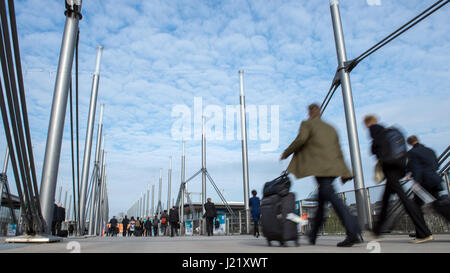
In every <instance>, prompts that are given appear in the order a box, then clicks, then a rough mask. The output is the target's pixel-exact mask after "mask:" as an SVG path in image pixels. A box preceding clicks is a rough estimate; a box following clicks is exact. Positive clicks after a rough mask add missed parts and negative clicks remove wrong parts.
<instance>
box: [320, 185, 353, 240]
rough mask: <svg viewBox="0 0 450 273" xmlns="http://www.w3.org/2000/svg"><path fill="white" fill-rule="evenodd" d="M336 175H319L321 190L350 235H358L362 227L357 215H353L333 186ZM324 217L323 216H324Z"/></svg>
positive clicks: (323, 196)
mask: <svg viewBox="0 0 450 273" xmlns="http://www.w3.org/2000/svg"><path fill="white" fill-rule="evenodd" d="M334 179H335V178H334V177H318V178H317V181H318V183H319V192H320V194H321V196H322V198H323V199H324V200H325V201H329V202H330V203H331V205H332V206H333V208H334V210H335V212H336V214H337V216H338V217H339V219H340V221H341V222H342V225H343V226H344V228H345V230H346V233H347V235H348V236H357V235H358V234H360V233H361V228H360V227H359V224H358V222H357V221H356V219H355V217H354V216H353V215H351V213H350V211H349V209H348V208H347V207H346V206H345V204H344V202H343V201H342V200H341V199H340V198H338V196H337V195H336V191H335V190H334V187H333V184H332V183H333V180H334ZM322 217H323V216H322Z"/></svg>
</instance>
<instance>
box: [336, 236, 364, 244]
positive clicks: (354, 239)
mask: <svg viewBox="0 0 450 273" xmlns="http://www.w3.org/2000/svg"><path fill="white" fill-rule="evenodd" d="M358 243H361V235H357V236H352V237H350V236H347V238H345V240H344V241H342V242H340V243H338V244H337V246H338V247H351V246H353V245H354V244H358Z"/></svg>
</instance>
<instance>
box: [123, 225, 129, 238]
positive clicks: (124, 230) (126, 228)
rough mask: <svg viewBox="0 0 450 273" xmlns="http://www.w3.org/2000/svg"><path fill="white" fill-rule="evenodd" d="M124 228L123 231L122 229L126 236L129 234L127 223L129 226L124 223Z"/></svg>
mask: <svg viewBox="0 0 450 273" xmlns="http://www.w3.org/2000/svg"><path fill="white" fill-rule="evenodd" d="M122 230H123V231H122V235H123V237H126V236H127V233H128V225H127V226H125V225H124V226H123V229H122Z"/></svg>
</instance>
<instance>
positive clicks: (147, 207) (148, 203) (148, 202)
mask: <svg viewBox="0 0 450 273" xmlns="http://www.w3.org/2000/svg"><path fill="white" fill-rule="evenodd" d="M149 205H150V184H149V185H148V187H147V206H146V212H145V214H146V215H147V217H149V216H151V215H150V211H149Z"/></svg>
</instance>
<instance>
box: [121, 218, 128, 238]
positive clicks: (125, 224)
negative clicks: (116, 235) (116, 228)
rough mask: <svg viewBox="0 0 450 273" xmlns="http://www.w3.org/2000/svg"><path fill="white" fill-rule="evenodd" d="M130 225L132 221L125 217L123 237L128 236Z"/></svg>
mask: <svg viewBox="0 0 450 273" xmlns="http://www.w3.org/2000/svg"><path fill="white" fill-rule="evenodd" d="M129 223H130V220H129V219H128V218H127V216H126V215H125V218H123V220H122V235H123V237H126V236H127V233H128V224H129Z"/></svg>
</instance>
